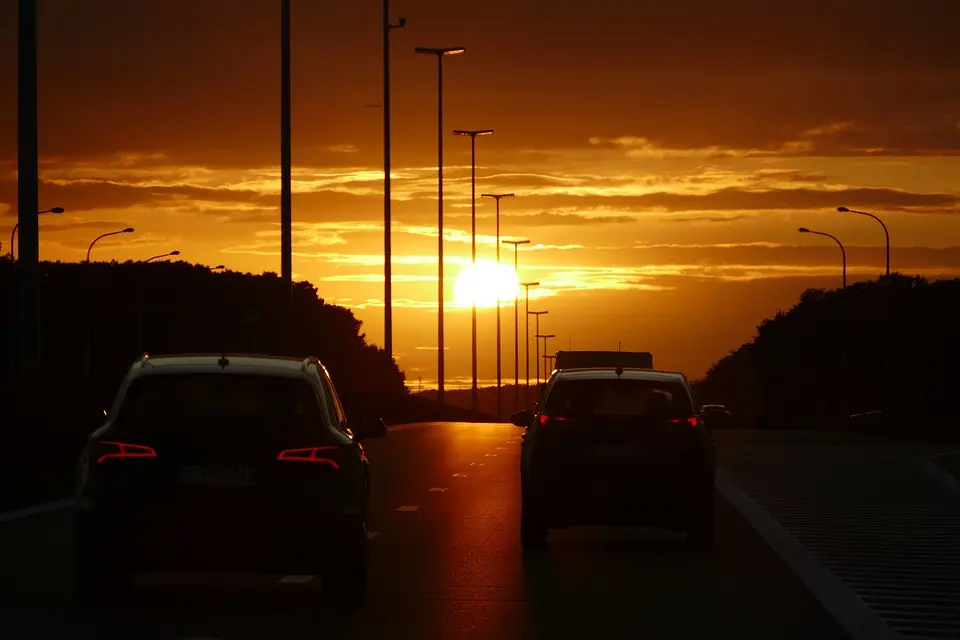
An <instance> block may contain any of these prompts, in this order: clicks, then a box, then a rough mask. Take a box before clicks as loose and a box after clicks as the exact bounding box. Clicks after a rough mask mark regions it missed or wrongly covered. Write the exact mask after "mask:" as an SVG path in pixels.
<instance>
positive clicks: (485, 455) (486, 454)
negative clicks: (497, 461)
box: [483, 453, 497, 458]
mask: <svg viewBox="0 0 960 640" xmlns="http://www.w3.org/2000/svg"><path fill="white" fill-rule="evenodd" d="M483 457H484V458H496V457H497V454H495V453H485V454H483Z"/></svg>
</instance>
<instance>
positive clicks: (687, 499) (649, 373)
mask: <svg viewBox="0 0 960 640" xmlns="http://www.w3.org/2000/svg"><path fill="white" fill-rule="evenodd" d="M512 421H513V423H514V424H515V425H517V426H520V427H526V428H527V431H526V433H525V434H524V438H523V444H522V448H521V458H520V474H521V482H522V487H523V507H522V515H521V522H520V524H521V527H520V537H521V542H522V544H523V545H524V546H537V545H543V544H545V543H546V540H547V531H548V530H549V529H554V528H565V527H570V526H657V527H662V528H666V529H670V530H676V531H685V532H686V533H687V540H688V542H689V544H690V545H691V546H693V547H695V548H700V549H705V548H708V547H710V546H711V545H712V543H713V510H714V509H713V507H714V484H713V483H714V476H715V463H714V445H713V438H712V436H711V435H710V433H709V431H708V430H707V428H706V426H705V425H704V423H703V420H702V418H701V416H700V415H699V412H698V411H697V407H696V405H694V402H693V394H692V393H691V389H690V385H689V384H688V382H687V380H686V378H685V377H684V376H683V374H681V373H674V372H667V371H656V370H651V369H622V368H591V369H564V370H558V371H555V372H554V373H553V376H552V377H551V379H550V381H549V383H548V384H547V386H546V388H545V390H544V394H543V397H542V399H541V401H540V403H539V407H538V410H537V411H535V412H531V411H520V412H518V413H515V414H514V415H513V417H512Z"/></svg>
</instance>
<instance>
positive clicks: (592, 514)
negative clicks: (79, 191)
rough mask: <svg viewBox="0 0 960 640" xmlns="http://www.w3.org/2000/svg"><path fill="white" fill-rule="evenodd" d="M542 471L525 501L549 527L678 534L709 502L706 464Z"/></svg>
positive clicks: (709, 468) (709, 478) (710, 489)
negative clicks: (663, 530)
mask: <svg viewBox="0 0 960 640" xmlns="http://www.w3.org/2000/svg"><path fill="white" fill-rule="evenodd" d="M571 471H572V470H569V469H568V470H561V469H550V470H548V471H546V472H545V471H544V470H541V472H540V473H538V474H533V477H532V478H530V479H528V480H526V481H525V482H524V485H525V486H524V492H523V499H524V502H525V503H526V504H525V506H526V507H527V508H532V509H534V510H535V511H536V513H537V514H538V516H539V518H541V519H542V520H543V521H544V522H545V523H546V524H547V526H549V527H567V526H658V527H665V528H668V529H676V530H682V529H684V528H686V526H687V525H688V524H689V523H690V522H691V519H692V518H694V517H696V514H698V513H699V512H700V511H701V510H702V509H703V508H704V502H705V501H707V500H710V501H712V500H713V479H714V475H715V474H714V468H713V466H712V465H709V464H700V465H683V466H675V467H669V466H661V467H647V468H638V469H635V470H630V471H623V472H620V473H617V472H613V473H609V472H608V473H603V472H600V473H597V472H596V471H594V472H593V473H590V472H585V471H583V470H578V471H573V472H571Z"/></svg>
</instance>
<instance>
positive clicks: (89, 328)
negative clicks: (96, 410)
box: [84, 227, 134, 383]
mask: <svg viewBox="0 0 960 640" xmlns="http://www.w3.org/2000/svg"><path fill="white" fill-rule="evenodd" d="M133 232H134V228H133V227H127V228H125V229H121V230H120V231H110V232H108V233H101V234H100V235H99V236H97V237H96V238H94V239H93V242H91V243H90V246H88V247H87V259H86V261H85V262H84V264H86V265H87V269H85V271H89V265H90V252H91V251H92V250H93V245H95V244H97V242H99V241H100V240H103V239H104V238H107V237H109V236H115V235H119V234H121V233H133ZM85 275H86V277H85V278H84V280H85V282H86V286H85V288H86V296H85V297H86V304H85V307H86V309H85V311H86V312H85V313H84V319H85V322H84V325H85V328H86V331H85V333H86V339H85V340H84V342H85V343H86V344H85V350H84V351H85V357H84V377H85V380H86V382H88V383H89V382H90V381H91V380H92V373H93V366H92V365H93V358H92V355H91V354H92V350H91V343H92V342H93V318H92V317H91V316H92V315H93V301H92V300H91V299H90V298H91V292H90V274H89V272H88V273H86V274H85Z"/></svg>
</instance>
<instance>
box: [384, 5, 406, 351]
mask: <svg viewBox="0 0 960 640" xmlns="http://www.w3.org/2000/svg"><path fill="white" fill-rule="evenodd" d="M406 24H407V19H406V18H400V21H399V22H398V23H397V24H393V23H391V22H390V0H383V348H384V350H385V351H386V352H387V356H388V357H390V358H391V359H392V358H393V248H392V240H391V233H392V232H391V199H392V193H391V183H390V181H391V178H392V176H391V175H390V173H391V168H390V32H391V31H393V30H394V29H399V28H401V27H403V26H405V25H406Z"/></svg>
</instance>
